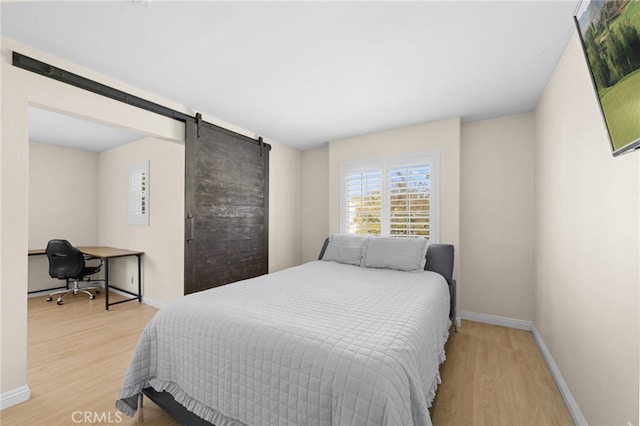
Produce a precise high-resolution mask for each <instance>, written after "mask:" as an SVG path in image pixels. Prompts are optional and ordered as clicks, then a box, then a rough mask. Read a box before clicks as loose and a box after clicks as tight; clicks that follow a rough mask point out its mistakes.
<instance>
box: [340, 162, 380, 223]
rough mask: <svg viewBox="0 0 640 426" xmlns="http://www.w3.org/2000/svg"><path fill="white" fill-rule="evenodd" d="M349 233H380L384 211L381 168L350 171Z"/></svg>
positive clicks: (348, 176)
mask: <svg viewBox="0 0 640 426" xmlns="http://www.w3.org/2000/svg"><path fill="white" fill-rule="evenodd" d="M346 181H347V209H348V211H347V220H348V233H349V234H358V235H379V234H380V214H381V211H382V171H381V170H380V169H370V170H359V171H353V172H348V173H347V175H346Z"/></svg>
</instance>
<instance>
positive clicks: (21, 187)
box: [0, 38, 301, 398]
mask: <svg viewBox="0 0 640 426" xmlns="http://www.w3.org/2000/svg"><path fill="white" fill-rule="evenodd" d="M13 50H15V51H18V52H21V53H23V54H25V55H27V56H31V57H36V58H38V59H40V60H42V61H45V62H48V63H51V64H52V65H54V66H58V67H60V68H64V69H67V70H69V71H72V72H74V73H77V74H81V75H83V76H86V77H87V78H90V79H93V80H96V81H99V82H101V83H103V84H107V85H110V86H113V87H116V88H118V89H120V90H123V91H127V92H129V93H132V94H135V95H137V96H140V97H143V98H146V99H148V100H150V101H152V102H157V103H160V104H162V105H166V106H168V107H170V108H173V109H176V110H178V111H181V112H184V113H186V114H190V115H193V111H191V110H189V109H188V108H185V107H184V106H181V105H179V104H176V103H175V102H172V101H169V100H166V99H162V98H160V97H158V96H156V95H153V94H151V93H147V92H144V91H142V90H140V89H138V88H135V87H133V86H129V85H126V84H123V83H121V82H118V81H116V80H113V79H111V78H109V77H106V76H104V75H100V74H97V73H95V72H93V71H91V70H88V69H85V68H82V67H80V66H77V65H75V64H73V63H70V62H66V61H63V60H61V59H59V58H56V57H54V56H52V55H49V54H46V53H44V52H41V51H38V50H36V49H32V48H30V47H28V46H24V45H21V44H19V43H16V42H14V41H12V40H9V39H6V38H3V39H2V63H1V70H0V78H1V79H2V80H1V84H2V111H1V124H2V126H1V135H2V139H1V145H0V196H1V197H0V200H1V201H0V203H1V204H0V225H1V226H0V326H1V327H2V345H1V347H0V363H1V365H0V380H1V383H0V396H3V397H4V396H6V395H9V394H12V395H13V392H18V393H19V398H22V397H23V396H25V395H27V396H28V386H27V377H26V359H27V330H26V325H27V320H26V319H27V303H26V302H27V296H26V293H27V290H28V286H27V283H28V279H27V276H28V261H27V256H26V255H25V254H26V252H27V250H28V248H29V215H28V212H29V143H28V119H27V107H28V106H29V105H34V106H38V107H43V108H47V109H52V110H54V111H59V112H62V113H65V114H70V115H73V116H76V117H79V118H90V119H97V120H99V121H102V122H103V123H106V124H110V125H116V126H119V127H123V128H126V129H130V130H133V131H135V132H137V133H141V134H144V135H147V136H150V137H153V138H156V139H160V140H163V141H174V142H175V141H182V140H183V138H184V125H183V124H182V123H180V122H178V121H175V120H171V119H168V118H165V117H161V116H159V115H156V114H153V113H150V112H146V111H143V110H141V109H138V108H135V107H132V106H128V105H125V104H123V103H120V102H117V101H114V100H111V99H107V98H105V97H100V96H98V95H95V94H92V93H90V92H87V91H83V90H81V89H77V88H74V87H72V86H69V85H66V84H63V83H59V82H56V81H54V80H51V79H47V78H44V77H42V76H39V75H36V74H34V73H30V72H28V71H25V70H22V69H19V68H17V67H13V66H12V65H11V51H13ZM203 116H204V117H203V118H204V119H205V120H207V121H210V122H213V123H215V124H220V125H224V126H225V127H227V128H230V129H232V130H235V131H237V132H239V133H243V134H246V135H247V136H250V137H255V136H256V135H255V134H252V133H251V132H248V131H246V130H243V129H239V128H237V127H234V126H231V125H227V124H226V123H223V122H221V121H220V120H216V119H215V118H213V117H210V116H206V115H205V114H203ZM266 142H268V143H270V144H271V145H272V146H273V147H274V149H273V150H272V153H271V173H270V185H271V189H270V206H272V207H271V217H272V218H273V217H274V216H277V215H281V214H282V212H284V211H288V212H290V215H291V217H299V216H300V209H301V194H300V185H301V184H300V182H299V180H300V173H301V171H300V162H301V154H300V153H299V152H298V151H297V150H295V149H292V148H288V147H286V146H284V145H281V144H278V143H277V142H275V141H269V140H267V141H266ZM107 156H109V155H107ZM127 161H128V160H127ZM127 164H128V163H127ZM152 167H153V165H152ZM167 176H168V175H167ZM292 176H293V179H292ZM155 177H156V175H155V174H153V172H152V179H155ZM152 185H153V183H152ZM151 191H154V189H152V190H151ZM154 200H156V202H157V200H158V199H157V197H156V198H154ZM178 202H179V203H182V202H183V198H181V199H180V200H178ZM174 210H177V208H176V209H173V208H171V211H174ZM171 214H173V213H171ZM98 218H99V219H100V214H99V215H98ZM150 218H151V221H153V220H154V216H153V211H152V212H151V216H150ZM116 226H118V225H116ZM101 229H102V227H101ZM138 231H139V232H144V231H140V230H138ZM108 232H109V231H108V230H106V229H105V230H104V231H101V233H100V238H103V239H104V241H112V240H111V238H112V236H110V235H108ZM115 232H116V233H117V236H114V237H113V238H114V241H115V239H117V241H118V242H119V243H120V242H122V244H125V242H126V241H127V237H126V236H125V235H124V234H125V233H124V232H122V230H121V229H120V230H116V231H115ZM170 232H173V231H170ZM270 237H271V242H270V268H274V269H277V268H284V267H287V266H292V265H293V264H297V263H299V261H300V258H301V236H300V225H299V222H296V221H295V220H293V221H290V222H287V223H284V221H278V220H276V221H275V222H274V223H270ZM137 238H140V239H141V245H145V247H146V246H147V244H151V241H152V239H153V238H155V236H150V235H147V236H138V237H137ZM172 238H173V237H172ZM100 243H103V242H100ZM128 243H129V244H130V246H131V247H134V246H135V247H134V248H138V246H139V244H138V241H133V240H129V241H128ZM103 244H104V243H103ZM122 244H118V245H122ZM181 245H182V244H180V246H181ZM160 256H161V259H157V261H162V262H164V261H166V259H167V257H166V256H167V255H166V253H164V254H161V255H160ZM182 258H183V256H182V255H181V256H179V259H175V260H176V262H174V263H173V265H172V266H167V268H169V267H174V268H175V269H176V270H179V271H180V275H181V274H182V267H181V264H180V262H181V261H182ZM152 261H153V262H155V261H156V259H151V258H150V256H146V257H145V262H152ZM146 266H147V264H146V263H145V272H146ZM126 268H127V266H125V269H126ZM160 268H164V266H160V265H153V268H152V269H150V271H156V273H157V271H158V270H162V269H160ZM147 273H150V272H147ZM124 274H125V275H126V274H127V271H125V272H124ZM172 276H173V275H172ZM176 277H177V275H176ZM146 278H147V279H149V280H151V279H153V280H156V281H157V282H160V280H164V282H165V284H161V289H158V293H155V290H153V291H154V293H153V297H154V298H155V297H157V298H158V299H156V300H160V301H163V300H168V299H170V298H171V297H174V295H176V294H178V293H177V291H176V290H175V288H173V287H171V288H169V287H168V286H169V284H167V283H168V282H169V281H170V280H171V278H167V279H166V280H165V278H161V277H157V276H156V277H151V276H149V277H146ZM174 278H175V277H174ZM146 286H148V284H146ZM177 287H180V288H181V287H182V283H180V285H179V286H176V288H177ZM146 291H148V292H151V291H152V290H151V288H147V289H146ZM149 297H152V296H149ZM165 298H167V299H165ZM7 342H11V344H10V345H9V344H7Z"/></svg>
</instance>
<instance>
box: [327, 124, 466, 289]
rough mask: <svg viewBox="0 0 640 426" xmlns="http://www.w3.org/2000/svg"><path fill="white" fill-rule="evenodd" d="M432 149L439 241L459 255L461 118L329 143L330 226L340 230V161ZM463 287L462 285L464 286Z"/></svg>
mask: <svg viewBox="0 0 640 426" xmlns="http://www.w3.org/2000/svg"><path fill="white" fill-rule="evenodd" d="M430 150H439V151H440V242H443V243H448V244H453V245H454V246H455V249H456V264H455V267H454V276H455V277H457V278H458V282H459V284H462V283H461V279H460V276H459V265H460V262H461V257H460V251H459V250H460V119H459V118H457V117H456V118H451V119H448V120H442V121H437V122H433V123H425V124H420V125H416V126H409V127H402V128H399V129H391V130H386V131H382V132H376V133H371V134H367V135H361V136H355V137H351V138H346V139H340V140H336V141H331V142H329V229H330V232H332V233H337V232H340V163H341V162H343V161H351V160H359V159H367V158H377V157H384V156H390V155H399V154H408V153H415V152H423V151H430ZM461 286H462V285H461Z"/></svg>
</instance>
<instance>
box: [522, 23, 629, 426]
mask: <svg viewBox="0 0 640 426" xmlns="http://www.w3.org/2000/svg"><path fill="white" fill-rule="evenodd" d="M639 174H640V152H634V153H631V154H627V155H624V156H621V157H617V158H613V157H612V155H611V150H610V148H609V142H608V139H607V135H606V130H605V127H604V125H603V122H602V118H601V116H600V112H599V110H598V104H597V100H596V97H595V94H594V91H593V88H592V85H591V81H590V79H589V74H588V70H587V67H586V63H585V59H584V56H583V54H582V52H581V50H580V43H579V40H578V39H577V36H574V37H573V39H572V40H571V42H570V43H569V45H568V47H567V49H566V51H565V53H564V55H563V57H562V59H561V60H560V63H559V64H558V66H557V68H556V70H555V72H554V74H553V77H552V78H551V80H550V82H549V84H548V86H547V88H546V90H545V92H544V95H543V97H542V99H541V100H540V103H539V105H538V107H537V109H536V145H535V176H536V178H535V287H534V326H535V327H536V328H537V330H538V331H539V333H540V335H541V336H542V337H543V338H544V341H545V343H546V346H547V347H548V349H549V351H550V353H551V355H552V356H553V358H554V360H555V362H556V364H557V365H558V368H559V370H560V371H561V373H562V376H563V377H564V380H565V381H566V383H567V385H568V387H569V389H570V390H571V393H572V395H573V397H574V398H575V400H576V402H577V404H578V405H579V407H580V410H581V411H582V414H583V415H584V417H585V418H586V420H587V422H588V423H589V424H593V425H605V424H607V425H614V424H617V425H626V424H627V422H630V424H636V425H637V424H638V386H639V384H638V375H639V369H638V367H639V363H638V360H639V357H640V354H639V351H638V345H639V334H640V330H639V323H638V322H639V317H638V311H639V307H640V306H639V303H638V298H639V287H640V274H639V264H640V250H639V238H640V237H639V230H638V228H639V226H640V209H639V202H640V201H639V194H638V193H639V188H640V187H639V186H638V181H639Z"/></svg>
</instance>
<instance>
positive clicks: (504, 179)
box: [458, 113, 534, 323]
mask: <svg viewBox="0 0 640 426" xmlns="http://www.w3.org/2000/svg"><path fill="white" fill-rule="evenodd" d="M461 139H462V142H461V167H460V168H461V173H462V176H461V185H460V186H461V191H460V194H461V197H460V198H461V201H460V204H461V205H460V228H461V230H460V233H461V236H460V252H461V257H462V258H463V259H464V262H462V264H461V268H462V271H461V275H462V276H463V277H464V289H463V291H461V292H460V296H459V303H460V305H459V307H458V311H459V312H462V313H475V314H483V315H491V316H498V317H503V318H508V319H515V320H519V321H527V322H529V323H530V322H531V321H532V320H533V211H534V208H533V180H534V178H533V145H534V115H533V113H529V114H521V115H514V116H509V117H503V118H499V119H495V120H486V121H480V122H475V123H468V124H463V125H462V132H461ZM463 316H464V315H463Z"/></svg>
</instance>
